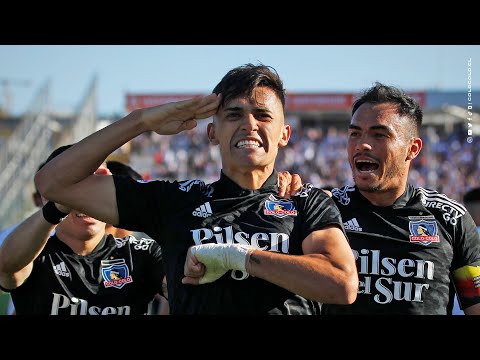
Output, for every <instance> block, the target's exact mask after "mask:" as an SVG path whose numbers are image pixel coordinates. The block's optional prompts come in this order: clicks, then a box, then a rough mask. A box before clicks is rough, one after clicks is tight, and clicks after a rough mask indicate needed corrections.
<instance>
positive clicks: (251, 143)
mask: <svg viewBox="0 0 480 360" xmlns="http://www.w3.org/2000/svg"><path fill="white" fill-rule="evenodd" d="M247 146H255V147H260V143H259V142H258V141H255V140H241V141H239V142H238V143H237V147H238V148H242V147H247Z"/></svg>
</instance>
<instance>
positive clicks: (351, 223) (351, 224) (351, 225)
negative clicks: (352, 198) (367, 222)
mask: <svg viewBox="0 0 480 360" xmlns="http://www.w3.org/2000/svg"><path fill="white" fill-rule="evenodd" d="M343 226H345V230H352V231H362V228H361V227H360V224H359V223H358V221H357V218H353V219H351V220H348V221H346V222H344V223H343Z"/></svg>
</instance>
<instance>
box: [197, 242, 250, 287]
mask: <svg viewBox="0 0 480 360" xmlns="http://www.w3.org/2000/svg"><path fill="white" fill-rule="evenodd" d="M191 251H192V254H193V255H194V256H195V257H196V258H197V259H198V261H200V262H201V263H203V264H204V265H205V274H204V275H203V276H202V277H201V278H200V281H199V283H200V284H206V283H210V282H213V281H215V280H217V279H219V278H220V277H221V276H222V275H223V274H225V273H226V272H227V271H228V270H241V271H245V272H246V269H245V266H246V261H247V255H248V254H249V253H250V252H251V251H253V248H252V247H251V246H248V245H235V244H203V245H195V246H192V247H191Z"/></svg>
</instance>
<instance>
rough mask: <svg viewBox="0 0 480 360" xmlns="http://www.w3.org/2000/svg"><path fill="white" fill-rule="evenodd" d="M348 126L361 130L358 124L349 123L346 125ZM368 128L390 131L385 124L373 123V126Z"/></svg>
mask: <svg viewBox="0 0 480 360" xmlns="http://www.w3.org/2000/svg"><path fill="white" fill-rule="evenodd" d="M348 128H349V129H352V130H362V128H361V127H360V126H357V125H353V124H350V125H349V126H348ZM369 130H385V131H388V132H390V128H389V127H388V126H385V125H373V126H370V128H369Z"/></svg>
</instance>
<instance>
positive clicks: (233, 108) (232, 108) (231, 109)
mask: <svg viewBox="0 0 480 360" xmlns="http://www.w3.org/2000/svg"><path fill="white" fill-rule="evenodd" d="M242 110H243V108H241V107H240V106H231V107H227V108H224V109H223V111H242Z"/></svg>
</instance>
